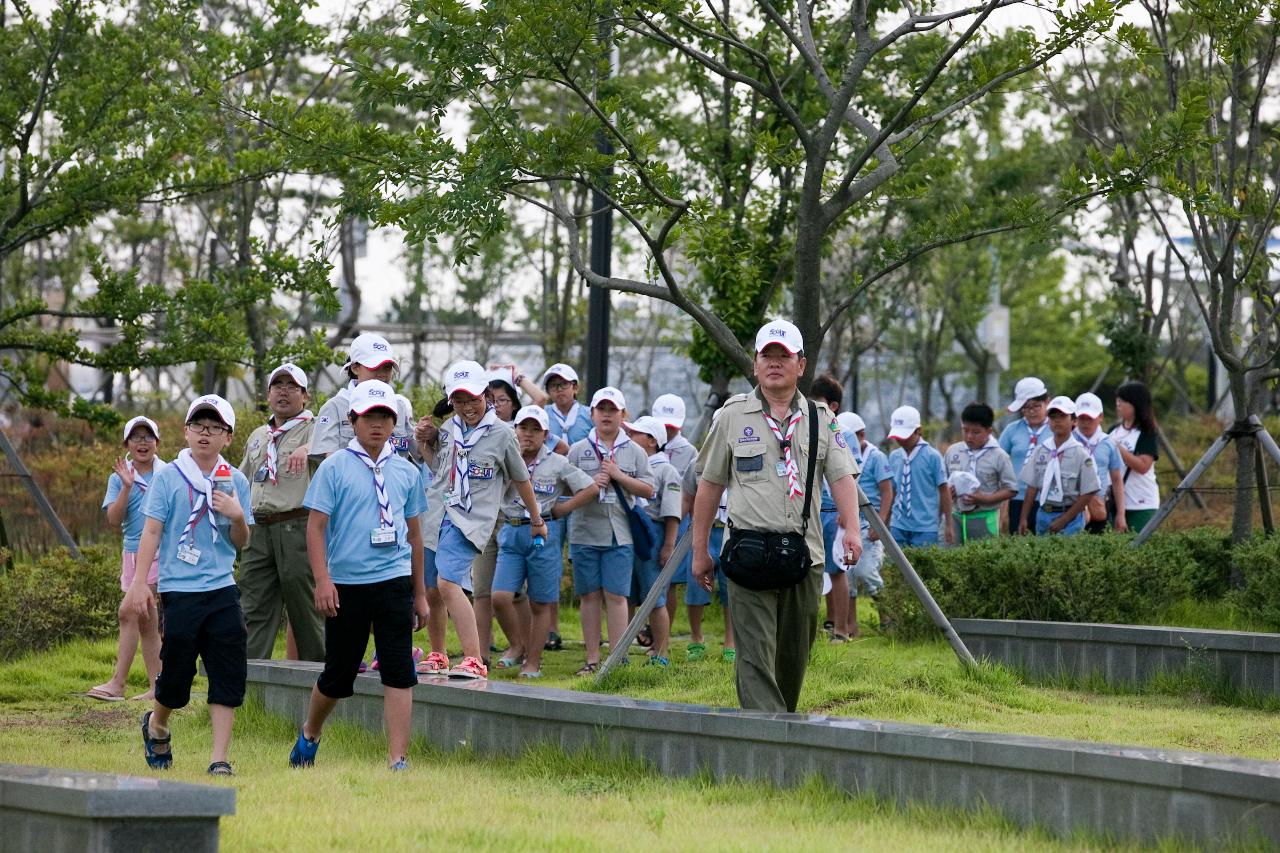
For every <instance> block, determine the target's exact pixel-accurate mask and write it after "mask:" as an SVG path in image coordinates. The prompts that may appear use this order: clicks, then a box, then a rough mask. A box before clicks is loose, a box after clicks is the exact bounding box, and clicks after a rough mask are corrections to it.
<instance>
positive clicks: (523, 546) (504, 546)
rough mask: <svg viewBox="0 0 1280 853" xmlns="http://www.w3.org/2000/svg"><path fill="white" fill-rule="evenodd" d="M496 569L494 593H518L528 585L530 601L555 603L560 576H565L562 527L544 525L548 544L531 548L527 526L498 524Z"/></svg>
mask: <svg viewBox="0 0 1280 853" xmlns="http://www.w3.org/2000/svg"><path fill="white" fill-rule="evenodd" d="M499 525H500V526H499V527H498V566H497V568H496V569H495V570H494V573H493V591H494V592H512V593H515V592H519V591H520V590H521V589H522V588H523V587H524V584H525V583H526V582H528V584H529V600H530V601H536V602H537V603H539V604H554V603H555V602H557V601H559V600H560V576H561V575H562V574H564V555H563V552H562V550H561V539H560V537H561V535H562V534H563V532H564V525H561V524H548V525H547V544H545V545H543V546H542V547H541V548H535V547H533V534H532V528H531V527H530V526H529V525H527V524H521V525H514V524H507V523H506V521H501V522H499Z"/></svg>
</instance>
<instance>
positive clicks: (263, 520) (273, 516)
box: [253, 507, 311, 527]
mask: <svg viewBox="0 0 1280 853" xmlns="http://www.w3.org/2000/svg"><path fill="white" fill-rule="evenodd" d="M310 514H311V510H309V509H307V508H306V507H298V508H297V509H286V510H285V511H284V512H268V513H264V514H262V515H259V514H257V513H254V515H253V523H254V524H256V525H258V526H259V527H266V526H267V525H269V524H279V523H280V522H282V521H295V520H297V519H299V518H306V517H307V516H309V515H310Z"/></svg>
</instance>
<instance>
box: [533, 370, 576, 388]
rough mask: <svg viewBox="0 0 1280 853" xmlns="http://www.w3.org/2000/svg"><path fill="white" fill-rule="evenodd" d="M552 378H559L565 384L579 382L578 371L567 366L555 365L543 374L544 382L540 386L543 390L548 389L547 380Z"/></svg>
mask: <svg viewBox="0 0 1280 853" xmlns="http://www.w3.org/2000/svg"><path fill="white" fill-rule="evenodd" d="M552 376H559V377H560V378H561V379H563V380H564V381H565V382H577V381H578V371H576V370H574V369H573V368H572V367H570V366H569V365H567V364H553V365H551V366H550V367H548V368H547V369H546V371H545V372H544V373H543V374H542V382H541V383H540V384H541V385H542V387H543V388H545V387H547V380H548V379H550V378H551V377H552Z"/></svg>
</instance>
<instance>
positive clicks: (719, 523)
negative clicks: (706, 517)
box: [711, 521, 724, 530]
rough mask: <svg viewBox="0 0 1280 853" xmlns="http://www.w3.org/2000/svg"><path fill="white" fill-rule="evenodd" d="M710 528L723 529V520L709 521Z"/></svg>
mask: <svg viewBox="0 0 1280 853" xmlns="http://www.w3.org/2000/svg"><path fill="white" fill-rule="evenodd" d="M711 529H712V530H723V529H724V522H723V521H713V522H711Z"/></svg>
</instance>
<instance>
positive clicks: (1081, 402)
mask: <svg viewBox="0 0 1280 853" xmlns="http://www.w3.org/2000/svg"><path fill="white" fill-rule="evenodd" d="M1076 414H1077V415H1084V416H1085V417H1087V418H1100V417H1102V398H1100V397H1099V396H1098V395H1097V394H1094V393H1093V392H1091V391H1085V392H1084V393H1083V394H1081V395H1080V396H1079V397H1076Z"/></svg>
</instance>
